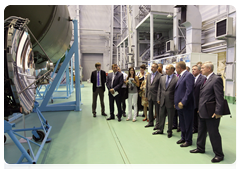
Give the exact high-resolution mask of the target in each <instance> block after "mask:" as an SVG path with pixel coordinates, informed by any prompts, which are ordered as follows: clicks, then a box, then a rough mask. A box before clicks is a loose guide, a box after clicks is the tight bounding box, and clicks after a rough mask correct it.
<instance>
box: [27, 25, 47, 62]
mask: <svg viewBox="0 0 240 170" xmlns="http://www.w3.org/2000/svg"><path fill="white" fill-rule="evenodd" d="M26 28H27V29H28V31H29V32H30V34H31V35H32V36H33V39H34V40H35V41H36V42H37V44H38V45H39V47H40V48H41V50H42V51H43V52H44V54H45V55H46V57H47V58H48V60H49V61H50V62H51V63H52V60H51V59H50V58H49V57H48V55H47V53H46V52H45V51H44V49H43V48H42V46H41V44H40V43H39V42H38V40H37V39H36V37H35V36H34V35H33V33H32V31H31V30H30V29H29V28H28V26H27V25H26Z"/></svg>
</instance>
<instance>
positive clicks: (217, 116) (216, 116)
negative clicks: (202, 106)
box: [212, 113, 222, 119]
mask: <svg viewBox="0 0 240 170" xmlns="http://www.w3.org/2000/svg"><path fill="white" fill-rule="evenodd" d="M214 117H215V118H216V119H218V118H220V117H222V115H217V114H215V113H214V114H213V115H212V118H214Z"/></svg>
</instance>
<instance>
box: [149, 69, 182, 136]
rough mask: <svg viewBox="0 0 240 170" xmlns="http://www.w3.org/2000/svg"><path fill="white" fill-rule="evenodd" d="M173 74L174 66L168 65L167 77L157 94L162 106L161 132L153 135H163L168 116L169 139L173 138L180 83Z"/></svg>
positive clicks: (165, 76)
mask: <svg viewBox="0 0 240 170" xmlns="http://www.w3.org/2000/svg"><path fill="white" fill-rule="evenodd" d="M173 73H174V67H173V65H167V67H166V75H164V76H161V78H160V83H159V86H158V93H157V101H158V104H160V115H159V117H158V119H159V120H158V122H159V130H158V131H155V132H153V135H155V134H163V130H164V125H165V119H166V116H168V131H167V132H168V138H171V137H172V127H173V118H174V114H175V108H174V92H175V86H176V84H177V81H178V77H177V76H176V75H175V74H173Z"/></svg>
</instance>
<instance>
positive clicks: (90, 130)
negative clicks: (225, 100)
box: [4, 82, 236, 164]
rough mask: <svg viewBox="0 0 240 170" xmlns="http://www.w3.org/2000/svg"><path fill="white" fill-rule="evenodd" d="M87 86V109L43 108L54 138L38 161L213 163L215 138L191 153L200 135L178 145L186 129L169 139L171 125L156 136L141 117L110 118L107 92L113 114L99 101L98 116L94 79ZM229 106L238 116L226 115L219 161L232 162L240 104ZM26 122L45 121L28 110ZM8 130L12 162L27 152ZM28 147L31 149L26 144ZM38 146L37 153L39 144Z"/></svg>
mask: <svg viewBox="0 0 240 170" xmlns="http://www.w3.org/2000/svg"><path fill="white" fill-rule="evenodd" d="M81 91H82V103H83V105H81V109H82V111H79V112H78V111H61V112H43V116H44V117H45V118H46V119H47V120H48V122H49V124H50V125H51V126H52V130H51V133H50V135H49V137H50V138H52V141H51V142H50V143H47V144H46V145H45V146H44V149H43V151H42V153H41V155H40V157H39V159H38V162H37V163H38V164H212V163H211V159H212V158H213V157H214V153H213V151H212V147H211V144H210V141H209V138H207V141H206V153H205V154H191V153H189V150H191V149H195V148H196V140H197V134H194V135H193V145H192V146H190V147H187V148H181V147H180V146H179V145H178V144H176V142H177V141H178V140H179V139H180V135H181V132H176V130H173V137H172V138H168V137H167V133H166V129H167V125H166V126H165V129H164V134H163V135H152V132H153V128H152V127H151V128H144V126H145V125H146V124H147V122H143V121H142V119H143V118H142V117H140V116H139V117H137V121H136V122H132V121H126V118H125V117H123V118H122V121H121V122H118V121H117V119H115V120H111V121H107V120H106V118H107V117H109V102H108V94H107V91H106V92H105V98H104V101H105V107H106V114H108V116H107V117H103V116H101V115H100V113H101V108H100V102H99V100H98V106H97V117H96V118H93V116H92V113H91V105H92V84H90V83H87V82H84V88H82V89H81ZM56 95H63V93H58V94H56ZM74 99H75V94H74V93H73V94H72V96H71V97H70V98H69V99H54V103H53V104H55V103H61V102H68V101H71V100H74ZM38 102H39V103H41V102H40V101H38ZM126 102H127V101H126ZM50 104H51V103H50ZM229 106H230V109H231V113H232V118H230V117H229V116H225V117H223V118H222V120H221V123H220V134H221V136H222V143H223V152H224V154H225V158H224V161H222V162H220V163H218V164H232V163H234V162H235V160H236V105H233V104H229ZM116 110H117V108H116V106H115V111H116ZM140 115H142V113H141V112H140ZM25 122H26V128H31V127H33V126H36V127H38V126H40V122H39V119H38V117H37V114H36V113H31V114H30V115H26V116H25ZM22 127H23V123H22V118H20V119H19V120H17V121H16V128H22ZM20 134H23V133H20ZM5 135H6V136H7V141H6V143H5V144H4V159H5V161H6V162H7V163H10V164H12V163H16V162H17V160H18V159H19V157H20V156H21V153H20V151H19V150H18V148H17V147H16V145H15V144H14V143H13V141H12V140H11V139H10V137H9V136H8V135H7V134H5ZM26 136H31V132H27V133H26ZM23 146H24V147H25V148H28V146H27V144H26V143H25V144H23ZM33 148H34V150H35V154H36V150H37V149H38V147H36V146H33Z"/></svg>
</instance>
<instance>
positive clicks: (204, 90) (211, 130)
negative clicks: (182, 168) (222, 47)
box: [190, 62, 224, 163]
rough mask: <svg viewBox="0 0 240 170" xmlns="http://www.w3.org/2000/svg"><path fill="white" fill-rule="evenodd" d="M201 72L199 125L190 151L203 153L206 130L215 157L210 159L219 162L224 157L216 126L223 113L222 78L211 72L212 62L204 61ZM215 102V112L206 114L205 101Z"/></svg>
mask: <svg viewBox="0 0 240 170" xmlns="http://www.w3.org/2000/svg"><path fill="white" fill-rule="evenodd" d="M201 71H202V74H203V75H205V76H206V78H205V80H206V81H204V83H203V84H202V86H201V87H200V95H199V111H198V113H199V117H200V118H199V127H198V138H197V149H194V150H191V151H190V152H191V153H204V152H205V143H206V137H207V132H208V134H209V138H210V142H211V144H212V148H213V152H214V153H215V157H214V158H213V159H212V160H211V161H212V162H213V163H214V162H220V161H222V160H223V158H224V154H223V151H222V141H221V135H220V133H219V130H218V127H219V123H220V118H221V116H222V114H223V106H224V98H223V80H222V78H221V77H219V76H217V75H215V74H214V73H213V64H212V63H211V62H205V63H204V64H203V65H202V69H201ZM212 101H215V102H216V107H215V113H213V114H212V116H211V115H209V114H208V110H207V108H206V103H207V102H212Z"/></svg>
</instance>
